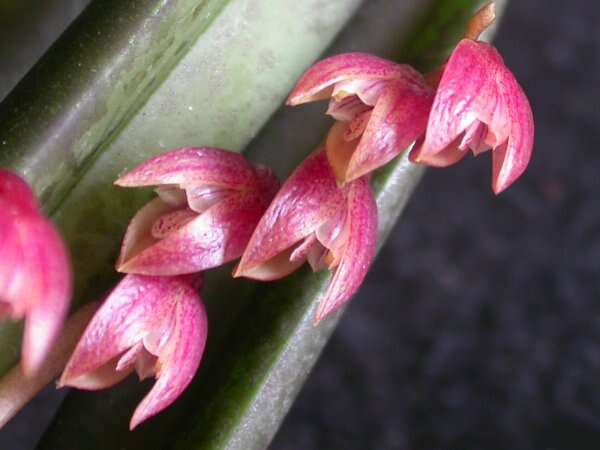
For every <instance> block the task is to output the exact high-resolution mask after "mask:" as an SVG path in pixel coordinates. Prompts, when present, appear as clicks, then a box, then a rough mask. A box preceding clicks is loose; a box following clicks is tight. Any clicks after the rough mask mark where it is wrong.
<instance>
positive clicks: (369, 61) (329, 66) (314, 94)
mask: <svg viewBox="0 0 600 450" xmlns="http://www.w3.org/2000/svg"><path fill="white" fill-rule="evenodd" d="M353 78H362V79H380V80H386V79H388V80H389V79H396V80H404V81H406V82H411V83H412V82H415V83H421V80H422V76H421V74H419V73H418V72H417V71H416V70H414V69H413V68H412V67H410V66H408V65H405V64H396V63H394V62H391V61H388V60H385V59H382V58H378V57H376V56H373V55H370V54H367V53H344V54H341V55H336V56H332V57H330V58H326V59H324V60H322V61H319V62H318V63H316V64H315V65H313V66H312V67H311V68H310V69H308V70H307V71H306V72H305V73H304V75H302V77H301V78H300V80H299V81H298V83H297V84H296V86H295V87H294V89H293V90H292V93H291V94H290V96H289V97H288V99H287V104H288V105H299V104H301V103H306V102H312V101H316V100H324V99H328V98H329V97H330V96H331V95H332V93H333V89H334V85H335V84H336V83H339V82H342V81H345V80H349V79H353Z"/></svg>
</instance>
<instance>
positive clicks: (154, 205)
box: [115, 197, 178, 272]
mask: <svg viewBox="0 0 600 450" xmlns="http://www.w3.org/2000/svg"><path fill="white" fill-rule="evenodd" d="M177 209H178V207H177V206H172V205H170V204H168V203H165V202H164V201H163V199H162V198H160V197H159V198H155V199H153V200H151V201H150V202H148V203H146V205H144V206H143V207H142V208H141V209H140V210H139V211H138V212H137V213H136V214H135V216H133V219H131V221H130V222H129V225H128V226H127V231H126V232H125V237H124V238H123V243H122V244H121V252H120V254H119V257H118V258H117V262H116V264H115V267H116V269H117V271H119V272H122V271H123V270H121V268H122V267H123V266H124V265H125V264H126V263H127V262H128V261H129V260H131V259H132V258H133V257H134V256H135V255H137V254H139V253H140V252H142V251H143V250H144V249H147V248H149V247H151V246H152V245H154V244H156V243H157V242H158V241H159V239H157V238H155V237H154V236H153V234H152V227H153V226H154V224H155V223H156V221H157V220H158V219H159V218H160V217H162V216H163V215H165V214H168V213H170V212H173V211H176V210H177Z"/></svg>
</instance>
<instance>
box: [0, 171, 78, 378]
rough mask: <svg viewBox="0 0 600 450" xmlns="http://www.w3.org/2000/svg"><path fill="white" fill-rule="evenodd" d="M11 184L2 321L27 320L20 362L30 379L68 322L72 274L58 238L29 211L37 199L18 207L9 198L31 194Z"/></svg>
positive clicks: (1, 199) (5, 217) (1, 260)
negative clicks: (3, 318)
mask: <svg viewBox="0 0 600 450" xmlns="http://www.w3.org/2000/svg"><path fill="white" fill-rule="evenodd" d="M4 181H6V178H5V180H4ZM21 183H22V182H21ZM0 184H2V182H0ZM11 184H12V186H13V187H15V186H17V188H15V189H12V188H11V189H5V190H3V191H2V193H1V195H0V229H1V230H2V234H3V236H2V241H1V242H0V304H2V311H3V315H8V316H10V317H11V318H13V319H15V320H18V319H22V318H25V333H24V336H23V348H22V351H21V358H22V366H23V370H24V372H25V373H27V374H30V375H31V374H33V372H35V371H36V370H37V369H38V368H39V367H40V365H41V364H42V363H43V362H44V358H45V357H46V355H47V354H48V352H49V351H50V349H51V348H52V345H53V343H54V341H55V339H56V337H57V335H58V333H59V331H60V328H61V326H62V324H63V321H64V319H65V316H66V313H67V309H68V307H69V301H70V297H71V270H70V266H69V258H68V254H67V250H66V248H65V245H64V243H63V241H62V239H61V237H60V235H59V234H58V233H57V232H56V230H55V229H54V226H53V225H52V224H51V223H50V222H49V221H48V220H47V219H46V218H45V217H43V216H42V215H41V214H40V213H39V212H37V211H35V210H32V209H31V208H33V207H34V206H35V198H34V197H32V198H31V199H23V198H21V199H20V201H18V202H16V203H15V202H13V201H12V200H15V198H12V197H10V196H9V197H6V195H9V194H11V195H12V194H16V193H17V192H20V193H21V194H23V195H25V194H28V195H30V196H33V194H32V193H31V191H28V190H26V189H24V188H23V189H21V187H23V186H20V184H19V183H17V182H14V183H11ZM19 186H20V187H19ZM4 187H6V183H4ZM25 187H27V186H26V185H25ZM27 189H28V188H27ZM0 318H1V317H0Z"/></svg>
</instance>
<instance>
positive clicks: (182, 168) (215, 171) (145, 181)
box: [115, 147, 256, 190]
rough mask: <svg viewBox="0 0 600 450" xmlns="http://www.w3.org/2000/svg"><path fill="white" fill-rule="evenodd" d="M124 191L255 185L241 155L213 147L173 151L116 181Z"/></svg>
mask: <svg viewBox="0 0 600 450" xmlns="http://www.w3.org/2000/svg"><path fill="white" fill-rule="evenodd" d="M115 184H116V185H117V186H121V187H142V186H160V185H178V186H180V187H184V186H197V185H201V186H206V185H209V186H215V187H220V188H225V189H234V190H240V189H245V188H252V187H253V186H254V185H255V184H256V174H255V172H254V169H253V167H252V165H251V164H250V163H249V162H248V161H246V159H245V158H244V157H243V156H242V155H240V154H239V153H235V152H231V151H228V150H224V149H220V148H212V147H198V148H195V147H186V148H181V149H177V150H171V151H169V152H167V153H164V154H161V155H158V156H156V157H154V158H151V159H149V160H148V161H146V162H144V163H142V164H140V165H139V166H137V167H136V168H134V169H133V170H130V171H129V172H127V173H126V174H125V175H123V176H121V177H120V178H119V179H118V180H117V181H115Z"/></svg>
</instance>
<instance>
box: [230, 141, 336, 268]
mask: <svg viewBox="0 0 600 450" xmlns="http://www.w3.org/2000/svg"><path fill="white" fill-rule="evenodd" d="M342 202H343V196H342V195H341V192H340V190H339V189H338V187H337V184H336V180H335V176H334V174H333V172H332V170H331V168H330V166H329V163H328V161H327V156H326V154H325V152H324V151H323V149H319V150H318V151H316V152H315V153H313V154H312V155H310V156H309V157H308V158H307V159H306V160H305V161H304V162H303V163H302V164H301V165H300V166H299V167H298V168H297V169H296V170H295V171H294V173H292V175H291V176H290V177H289V178H288V179H287V181H286V182H285V183H284V184H283V186H282V187H281V189H280V190H279V192H278V194H277V195H276V196H275V198H274V199H273V202H272V203H271V205H270V206H269V208H268V209H267V211H266V212H265V213H264V215H263V216H262V218H261V220H260V222H259V223H258V225H257V226H256V229H255V231H254V233H253V234H252V237H251V238H250V242H249V243H248V246H247V247H246V250H245V251H244V254H243V255H242V259H241V260H240V262H239V264H238V266H237V268H236V270H235V273H234V276H244V277H247V278H254V279H261V280H270V279H277V278H281V277H283V276H285V275H287V274H289V273H290V272H292V271H293V270H295V269H296V268H297V267H298V266H299V265H300V264H301V263H302V261H299V262H290V260H289V257H290V254H291V251H293V249H291V247H292V246H294V245H295V244H297V243H298V242H300V241H301V240H302V239H304V238H305V237H307V236H308V235H310V234H311V233H312V232H313V231H315V230H316V229H317V228H318V227H319V226H320V225H321V224H323V223H325V222H326V221H327V220H329V218H330V217H331V216H332V214H333V213H334V212H335V209H336V208H337V207H338V205H340V204H342ZM286 251H289V253H286Z"/></svg>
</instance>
